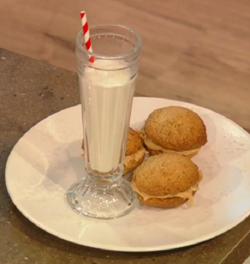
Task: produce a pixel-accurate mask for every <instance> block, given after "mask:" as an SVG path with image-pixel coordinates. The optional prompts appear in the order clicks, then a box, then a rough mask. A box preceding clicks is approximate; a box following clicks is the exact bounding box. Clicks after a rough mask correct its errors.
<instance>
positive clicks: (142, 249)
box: [5, 96, 250, 252]
mask: <svg viewBox="0 0 250 264" xmlns="http://www.w3.org/2000/svg"><path fill="white" fill-rule="evenodd" d="M135 100H150V101H151V100H161V101H165V102H166V103H168V104H171V105H174V104H175V103H176V104H177V105H180V104H182V105H184V106H185V107H189V108H190V107H197V108H200V109H201V110H206V111H208V112H210V113H214V114H216V115H218V116H219V117H220V118H223V119H226V120H227V121H228V122H230V123H231V124H232V125H234V126H236V127H237V128H238V129H239V130H240V131H241V132H242V133H243V134H245V135H246V136H247V137H248V138H249V140H250V134H249V133H248V132H247V131H246V130H245V129H244V128H243V127H241V126H240V125H238V124H237V123H236V122H234V121H232V120H231V119H229V118H227V117H225V116H224V115H222V114H220V113H217V112H215V111H213V110H211V109H208V108H205V107H202V106H199V105H196V104H193V103H187V102H183V101H177V100H171V99H166V98H160V97H143V96H136V97H134V101H135ZM79 106H81V105H80V104H77V105H74V106H71V107H68V108H65V109H62V110H59V111H57V112H55V113H53V114H51V115H49V116H47V117H46V118H44V119H42V120H40V121H38V122H37V123H36V124H35V125H33V126H32V127H31V128H30V129H28V130H27V131H26V132H25V133H24V134H23V135H22V136H21V137H20V138H19V140H18V141H17V142H16V144H15V145H14V147H13V148H12V150H11V152H10V154H9V156H8V159H7V162H6V167H5V184H6V187H7V191H8V194H9V196H10V198H11V200H12V202H13V204H14V205H15V206H16V208H17V209H18V210H19V212H21V213H22V214H23V215H24V216H25V217H26V218H27V219H28V220H29V221H30V222H32V223H33V224H34V225H35V226H37V227H39V228H41V229H42V230H43V231H45V232H46V233H49V234H51V235H53V236H55V237H58V238H60V239H62V240H65V241H68V242H71V243H73V244H77V245H81V246H85V247H91V248H96V249H101V250H107V251H116V252H157V251H165V250H173V249H178V248H184V247H187V246H191V245H196V244H200V243H202V242H205V241H208V240H211V239H213V238H215V237H217V236H220V235H222V234H224V233H226V232H228V231H229V230H231V229H233V228H234V227H236V226H237V225H239V224H240V223H242V222H243V221H244V220H245V219H246V218H247V217H248V216H250V208H249V210H248V211H247V212H246V213H245V215H243V216H242V217H241V218H239V219H238V220H237V221H235V222H233V223H232V224H230V225H227V226H225V227H224V228H221V229H219V231H218V230H217V231H216V232H213V233H210V234H209V235H204V236H202V237H199V239H197V238H196V239H192V240H188V241H187V242H183V243H175V244H171V245H167V246H156V247H147V248H146V247H124V246H121V247H119V246H118V247H117V248H116V247H113V246H105V245H103V244H97V243H80V242H77V241H75V240H73V239H72V238H70V237H68V236H67V235H64V236H60V235H59V234H57V233H55V232H53V230H50V228H48V227H44V226H43V224H41V223H40V222H37V221H36V220H35V219H32V218H31V217H30V216H29V215H28V214H27V213H26V212H25V210H22V208H21V207H22V206H19V205H18V203H16V200H15V197H13V195H12V193H11V191H10V186H9V183H8V178H7V175H8V168H9V166H10V163H11V159H12V155H11V154H12V152H13V151H14V149H15V148H16V147H17V145H18V143H19V142H20V140H22V138H23V137H24V135H25V134H27V133H29V131H30V130H31V129H33V128H34V127H35V126H37V125H38V124H40V123H42V122H45V120H47V119H48V118H51V117H53V116H55V115H57V114H59V113H61V112H64V111H69V110H70V109H72V108H77V107H79ZM88 219H89V218H88ZM107 221H112V220H107Z"/></svg>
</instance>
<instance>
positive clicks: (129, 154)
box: [123, 128, 146, 174]
mask: <svg viewBox="0 0 250 264" xmlns="http://www.w3.org/2000/svg"><path fill="white" fill-rule="evenodd" d="M145 155H146V151H145V149H144V147H143V141H142V138H141V136H140V134H139V133H138V132H137V131H135V130H134V129H132V128H129V133H128V138H127V145H126V153H125V159H124V172H123V174H127V173H129V172H131V171H132V170H134V169H135V168H137V167H138V166H139V165H140V164H141V163H142V162H143V161H144V159H145Z"/></svg>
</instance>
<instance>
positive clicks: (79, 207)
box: [66, 176, 137, 219]
mask: <svg viewBox="0 0 250 264" xmlns="http://www.w3.org/2000/svg"><path fill="white" fill-rule="evenodd" d="M66 198H67V200H68V203H69V205H70V206H71V208H72V209H73V210H74V211H76V212H77V213H79V214H81V215H84V216H88V217H92V218H98V219H114V218H118V217H121V216H124V215H126V214H128V213H129V212H131V211H132V210H133V209H134V208H135V207H136V204H137V197H136V195H135V194H134V192H133V190H132V188H131V186H130V183H129V182H128V181H126V180H124V179H123V178H120V179H119V180H116V181H115V182H112V181H105V180H103V181H102V180H92V179H91V178H90V177H88V176H86V177H85V178H84V179H82V180H81V181H79V182H77V183H75V184H73V185H72V186H71V187H70V188H69V190H68V191H67V193H66Z"/></svg>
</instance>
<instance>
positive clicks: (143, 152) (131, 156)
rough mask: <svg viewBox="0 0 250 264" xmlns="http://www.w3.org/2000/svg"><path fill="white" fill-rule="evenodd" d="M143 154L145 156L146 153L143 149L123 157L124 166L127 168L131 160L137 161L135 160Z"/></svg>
mask: <svg viewBox="0 0 250 264" xmlns="http://www.w3.org/2000/svg"><path fill="white" fill-rule="evenodd" d="M145 154H146V151H145V149H144V148H141V149H139V150H138V151H136V152H135V153H133V154H131V155H128V156H126V157H125V159H124V165H125V166H126V167H127V166H128V165H129V163H130V162H131V161H133V160H136V161H137V160H139V159H141V158H142V157H143V156H144V155H145Z"/></svg>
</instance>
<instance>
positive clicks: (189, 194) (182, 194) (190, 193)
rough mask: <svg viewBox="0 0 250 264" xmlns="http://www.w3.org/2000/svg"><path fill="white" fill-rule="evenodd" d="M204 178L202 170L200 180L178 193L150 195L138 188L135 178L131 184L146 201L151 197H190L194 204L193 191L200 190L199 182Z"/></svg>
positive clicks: (191, 202)
mask: <svg viewBox="0 0 250 264" xmlns="http://www.w3.org/2000/svg"><path fill="white" fill-rule="evenodd" d="M202 178H203V176H202V173H201V171H199V181H198V182H197V183H196V184H195V185H194V186H192V187H191V188H189V189H188V190H186V191H185V192H179V193H176V194H167V195H163V196H154V195H148V194H146V193H145V192H141V191H140V190H138V188H137V186H136V183H135V181H134V179H133V180H132V182H131V186H132V189H133V190H134V192H136V193H138V194H139V195H140V196H141V197H142V198H143V200H144V201H146V200H148V199H151V198H157V199H166V198H182V199H188V200H189V202H190V204H191V205H193V203H194V199H193V198H194V195H193V193H194V192H196V191H198V190H199V183H200V182H201V180H202Z"/></svg>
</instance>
